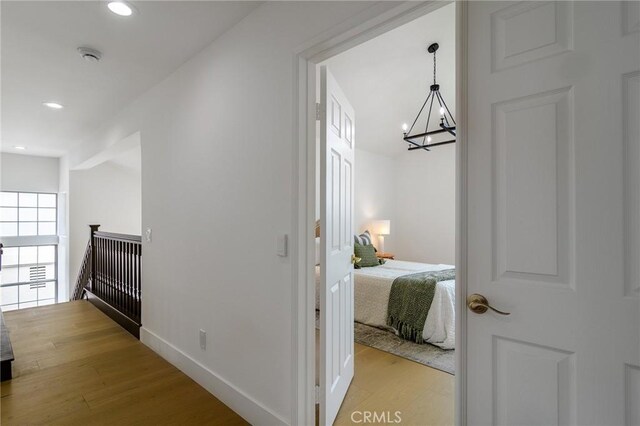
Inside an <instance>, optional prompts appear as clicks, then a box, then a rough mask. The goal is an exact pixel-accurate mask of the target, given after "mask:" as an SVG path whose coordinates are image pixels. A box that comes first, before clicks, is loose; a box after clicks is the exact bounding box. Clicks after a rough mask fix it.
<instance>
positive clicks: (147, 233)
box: [144, 228, 152, 243]
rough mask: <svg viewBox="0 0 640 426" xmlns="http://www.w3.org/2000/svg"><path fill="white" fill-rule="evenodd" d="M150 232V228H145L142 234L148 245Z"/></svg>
mask: <svg viewBox="0 0 640 426" xmlns="http://www.w3.org/2000/svg"><path fill="white" fill-rule="evenodd" d="M151 232H152V231H151V228H147V230H146V231H145V232H144V236H145V238H146V240H147V242H148V243H150V242H151Z"/></svg>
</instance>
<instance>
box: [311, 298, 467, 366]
mask: <svg viewBox="0 0 640 426" xmlns="http://www.w3.org/2000/svg"><path fill="white" fill-rule="evenodd" d="M319 322H320V311H318V310H316V329H318V328H319ZM353 331H354V333H353V334H354V339H353V340H355V342H356V343H359V344H361V345H365V346H369V347H372V348H375V349H378V350H381V351H383V352H388V353H390V354H393V355H397V356H399V357H402V358H406V359H410V360H411V361H415V362H417V363H419V364H422V365H427V366H429V367H432V368H435V369H437V370H440V371H444V372H445V373H449V374H455V367H456V356H455V350H453V349H452V350H444V349H440V348H439V347H437V346H434V345H431V344H429V343H423V344H417V343H414V342H410V341H408V340H404V339H401V338H399V337H398V336H396V335H395V334H393V333H392V332H390V331H386V330H382V329H379V328H376V327H371V326H369V325H365V324H361V323H359V322H355V323H354V330H353ZM316 337H317V336H316Z"/></svg>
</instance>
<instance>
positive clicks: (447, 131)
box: [402, 43, 456, 151]
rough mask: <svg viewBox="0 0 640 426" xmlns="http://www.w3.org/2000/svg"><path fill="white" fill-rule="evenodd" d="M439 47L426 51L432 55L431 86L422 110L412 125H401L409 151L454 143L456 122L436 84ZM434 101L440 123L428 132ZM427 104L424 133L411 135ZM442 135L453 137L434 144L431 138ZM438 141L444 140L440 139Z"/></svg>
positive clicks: (427, 149)
mask: <svg viewBox="0 0 640 426" xmlns="http://www.w3.org/2000/svg"><path fill="white" fill-rule="evenodd" d="M439 47H440V46H439V45H438V43H433V44H432V45H430V46H429V48H428V49H427V51H428V52H429V53H433V84H432V85H431V88H430V89H431V90H429V95H427V99H426V100H425V101H424V104H422V108H420V111H419V112H418V115H417V116H416V119H415V120H413V124H412V125H411V127H410V128H409V127H408V126H407V124H403V125H402V131H403V134H404V137H403V138H402V139H403V140H404V141H406V142H408V143H409V151H413V150H414V149H424V150H426V151H431V150H430V149H429V148H432V147H434V146H439V145H447V144H450V143H454V142H455V141H456V139H455V136H456V121H455V120H454V119H453V115H452V114H451V111H449V107H447V103H446V102H445V101H444V98H443V97H442V95H441V94H440V85H439V84H437V83H436V51H437V50H438V48H439ZM434 100H436V101H438V105H439V112H440V123H439V124H438V128H435V129H433V130H429V124H430V122H431V111H432V110H433V101H434ZM427 104H429V110H428V113H427V121H426V123H425V126H424V132H422V133H414V134H411V132H412V131H413V128H414V127H415V126H416V123H418V120H419V119H420V116H421V115H422V113H423V112H424V110H425V107H426V106H427ZM443 134H444V135H446V136H449V135H453V139H450V140H441V141H435V142H434V141H433V138H432V136H435V135H443ZM420 139H422V140H420ZM440 139H446V138H441V137H440Z"/></svg>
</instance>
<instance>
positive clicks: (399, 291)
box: [387, 269, 456, 343]
mask: <svg viewBox="0 0 640 426" xmlns="http://www.w3.org/2000/svg"><path fill="white" fill-rule="evenodd" d="M455 277H456V270H455V269H447V270H444V271H430V272H418V273H417V274H411V275H404V276H402V277H398V278H396V279H395V280H394V281H393V284H392V285H391V293H390V294H389V307H388V313H387V325H389V326H391V327H393V328H395V329H396V330H398V333H399V334H400V337H402V338H403V339H405V340H411V341H414V342H416V343H423V340H422V330H423V329H424V323H425V321H426V320H427V314H428V313H429V309H430V308H431V302H432V301H433V296H434V294H435V291H436V283H437V282H438V281H447V280H453V279H455Z"/></svg>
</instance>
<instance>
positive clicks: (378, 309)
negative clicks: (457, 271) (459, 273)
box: [316, 260, 455, 349]
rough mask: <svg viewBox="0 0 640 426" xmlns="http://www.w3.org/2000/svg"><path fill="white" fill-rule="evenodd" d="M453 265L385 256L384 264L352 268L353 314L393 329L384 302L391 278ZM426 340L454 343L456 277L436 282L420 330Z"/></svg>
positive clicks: (365, 321) (441, 344) (359, 319)
mask: <svg viewBox="0 0 640 426" xmlns="http://www.w3.org/2000/svg"><path fill="white" fill-rule="evenodd" d="M453 268H454V267H453V266H452V265H444V264H437V265H431V264H426V263H416V262H406V261H401V260H387V261H386V263H385V264H383V265H380V266H375V267H369V268H361V269H355V270H354V299H355V300H354V310H355V311H354V317H355V320H356V321H357V322H360V323H363V324H367V325H370V326H373V327H378V328H384V329H387V330H390V331H395V330H393V329H392V328H391V327H389V326H387V325H386V323H387V321H386V319H387V306H388V303H389V293H390V292H391V285H392V284H393V281H394V280H395V279H396V278H398V277H400V276H404V275H410V274H415V273H418V272H427V271H444V270H447V269H453ZM319 284H320V267H319V266H316V308H318V304H319V301H320V291H319V290H320V289H319ZM422 337H423V339H424V340H425V342H428V343H431V344H433V345H436V346H439V347H441V348H443V349H453V348H454V347H455V281H454V280H448V281H440V282H438V283H437V284H436V289H435V294H434V297H433V302H432V303H431V308H430V309H429V313H428V315H427V319H426V321H425V327H424V330H423V333H422Z"/></svg>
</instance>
